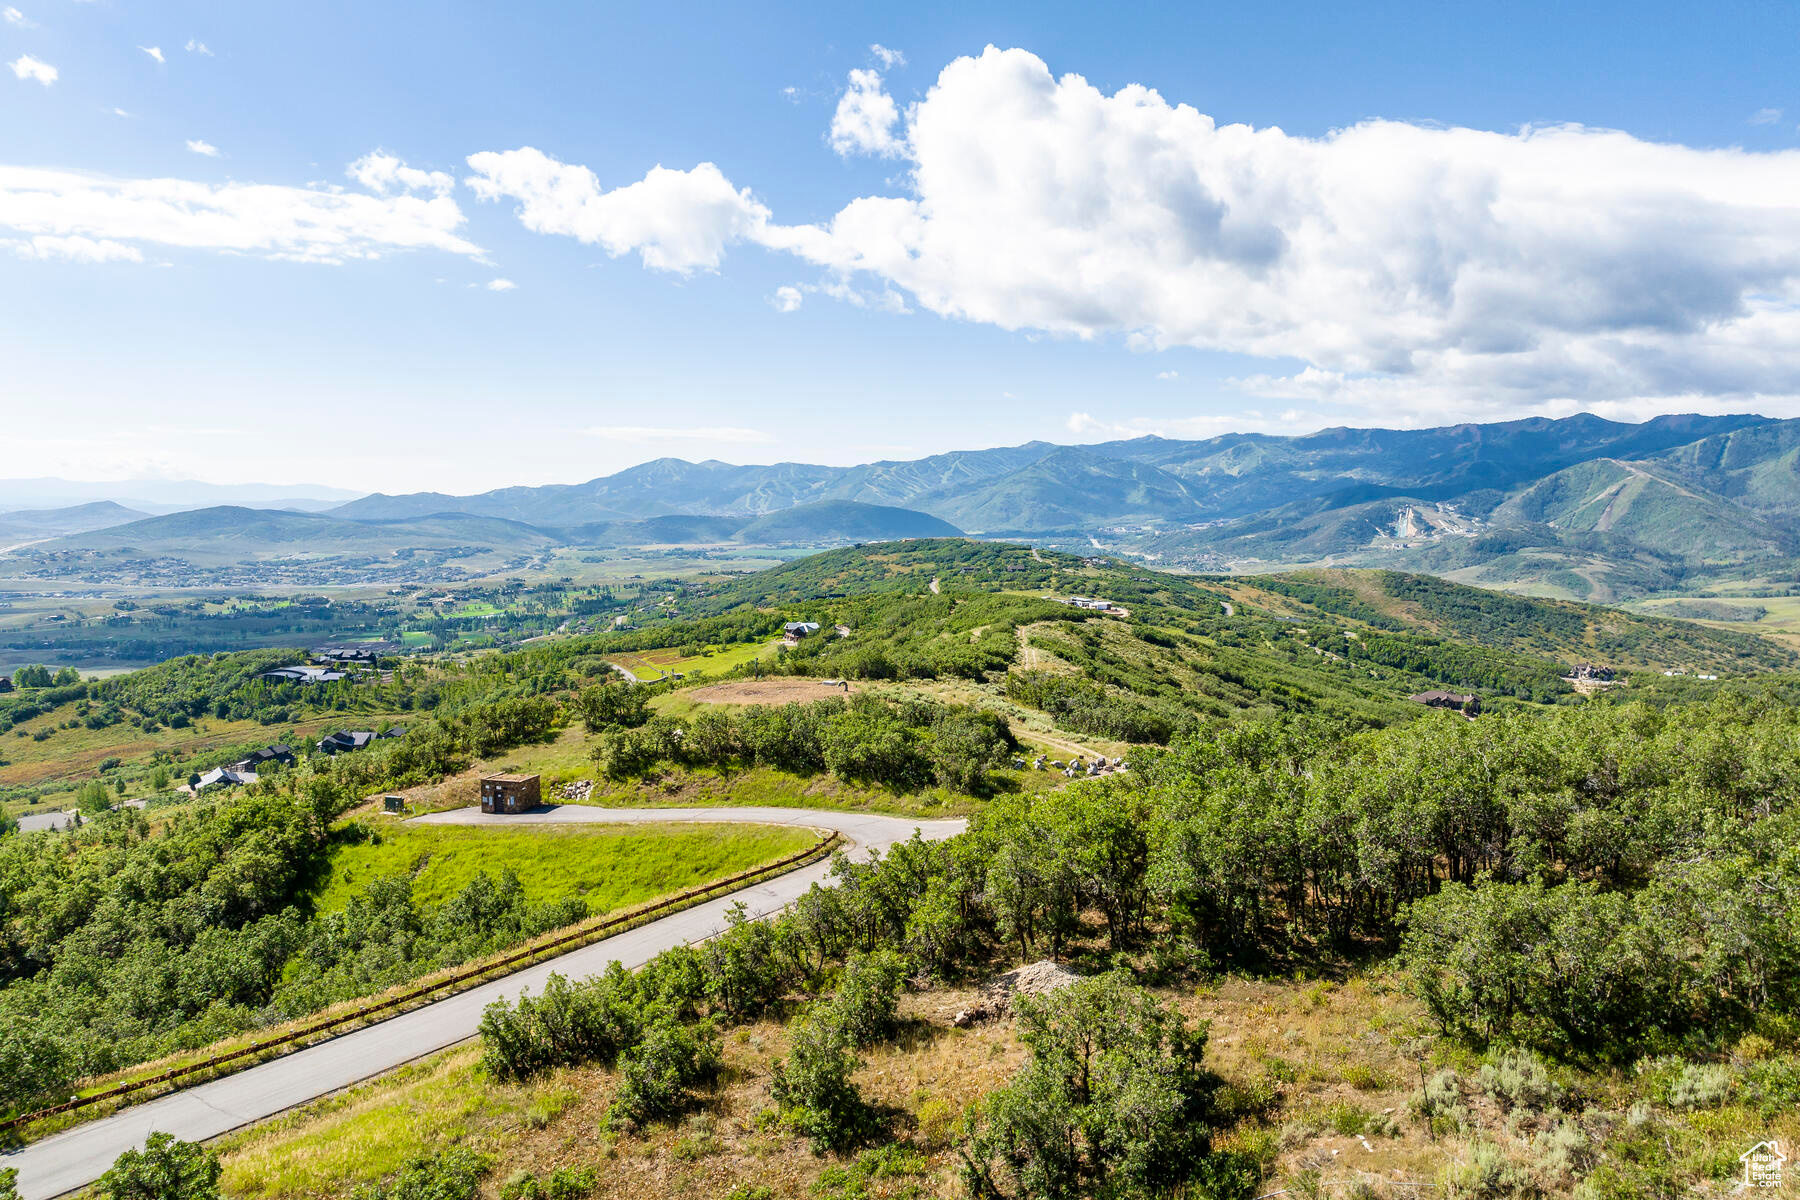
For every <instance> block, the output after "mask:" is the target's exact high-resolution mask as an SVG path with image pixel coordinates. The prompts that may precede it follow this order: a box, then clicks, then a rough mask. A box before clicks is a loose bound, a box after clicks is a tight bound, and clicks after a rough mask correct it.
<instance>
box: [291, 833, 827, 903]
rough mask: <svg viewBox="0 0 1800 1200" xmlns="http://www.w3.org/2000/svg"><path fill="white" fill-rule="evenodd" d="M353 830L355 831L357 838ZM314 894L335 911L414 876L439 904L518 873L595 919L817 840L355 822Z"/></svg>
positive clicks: (544, 896) (533, 892)
mask: <svg viewBox="0 0 1800 1200" xmlns="http://www.w3.org/2000/svg"><path fill="white" fill-rule="evenodd" d="M353 831H354V832H353ZM335 836H336V841H337V845H336V846H334V848H333V849H332V850H331V852H330V854H329V857H328V862H327V867H326V878H325V881H324V883H323V884H322V885H321V887H320V888H319V889H318V890H317V891H316V892H315V893H314V903H315V905H316V906H317V911H319V912H320V913H331V912H336V911H338V910H340V909H342V908H343V907H345V906H346V905H347V904H349V902H350V901H351V899H352V898H353V897H355V896H357V895H359V894H360V893H361V892H362V890H363V889H364V888H365V887H366V886H367V885H368V883H369V881H370V880H372V879H375V878H378V877H380V876H382V875H408V876H410V877H411V879H412V887H413V898H414V899H415V900H417V901H418V902H419V903H420V904H422V905H424V906H425V907H427V908H432V907H436V906H437V905H439V904H441V903H443V902H444V901H446V900H448V899H450V897H452V896H454V895H455V894H456V893H458V892H460V891H461V890H462V889H463V888H464V887H466V886H468V884H469V882H470V881H471V880H472V879H474V877H475V876H476V875H477V874H480V873H482V872H486V873H488V874H490V875H495V876H497V875H499V874H500V873H501V872H503V871H511V872H513V873H514V874H515V875H517V876H518V877H519V882H520V883H521V884H522V885H523V886H524V889H525V898H526V900H527V902H529V903H533V904H536V903H541V902H543V901H546V900H554V899H561V898H562V897H565V896H571V895H575V896H582V897H584V898H585V899H586V900H587V902H588V910H589V912H590V913H592V914H599V913H604V912H611V911H613V910H615V909H619V908H626V907H629V906H631V905H634V904H639V903H642V902H644V901H646V900H649V899H651V898H653V897H656V896H660V895H663V894H666V893H668V892H677V891H681V890H682V889H684V888H689V887H693V886H694V885H696V884H700V883H705V882H706V881H707V880H709V879H718V878H721V877H723V876H726V875H733V874H736V873H737V872H739V871H743V870H747V869H748V868H750V867H753V866H756V865H757V864H758V863H764V862H768V861H770V860H772V859H777V858H781V857H783V856H785V855H788V854H793V853H795V852H797V851H800V850H804V849H805V848H806V847H808V846H810V845H812V844H813V842H814V841H815V840H816V838H815V837H814V835H813V834H812V833H811V832H810V831H809V830H805V829H794V828H789V827H784V826H746V825H732V826H724V825H719V826H710V825H701V826H695V825H652V826H643V825H630V826H625V825H580V826H532V827H529V828H521V827H517V826H501V827H495V828H491V829H481V828H468V827H458V826H449V825H408V824H405V823H398V822H387V823H383V824H379V825H377V824H372V823H363V822H356V823H352V824H351V825H350V826H349V827H347V828H346V829H340V830H339V831H338V832H337V834H336V835H335Z"/></svg>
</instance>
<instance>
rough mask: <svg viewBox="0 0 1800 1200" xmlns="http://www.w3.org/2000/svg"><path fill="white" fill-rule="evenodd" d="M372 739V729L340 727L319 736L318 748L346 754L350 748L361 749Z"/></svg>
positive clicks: (373, 736)
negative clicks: (333, 731)
mask: <svg viewBox="0 0 1800 1200" xmlns="http://www.w3.org/2000/svg"><path fill="white" fill-rule="evenodd" d="M374 740H375V733H374V731H373V730H369V729H340V730H338V731H337V732H336V733H332V734H327V735H326V736H324V737H322V738H320V739H319V749H320V750H321V751H323V752H324V753H326V754H348V753H349V752H350V751H352V750H361V749H362V748H363V747H364V746H367V745H368V744H369V743H370V742H372V741H374Z"/></svg>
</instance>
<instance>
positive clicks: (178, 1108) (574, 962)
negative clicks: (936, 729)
mask: <svg viewBox="0 0 1800 1200" xmlns="http://www.w3.org/2000/svg"><path fill="white" fill-rule="evenodd" d="M416 819H417V820H419V821H422V822H426V823H429V824H441V825H487V824H498V825H513V824H516V825H530V824H555V823H559V822H560V823H569V822H590V821H600V822H611V823H639V822H645V823H648V822H677V821H678V822H690V821H692V822H739V823H744V824H754V825H801V826H805V827H807V828H811V829H832V830H836V831H837V832H839V833H841V834H843V835H844V837H845V838H846V839H847V840H848V841H849V843H850V845H849V846H848V847H847V849H850V850H855V851H866V850H872V849H880V850H885V849H886V848H887V847H889V846H891V845H893V844H894V843H896V842H901V841H905V840H906V839H907V838H910V837H911V836H912V833H913V830H914V829H917V830H918V831H919V832H920V833H921V834H922V835H923V836H925V837H927V838H930V839H932V840H934V841H935V840H937V839H940V838H946V837H949V836H951V835H952V834H956V833H960V832H962V829H963V827H964V822H962V821H916V820H910V819H908V818H904V817H886V816H880V815H876V814H872V813H840V812H829V811H824V810H819V811H815V810H812V809H800V808H658V809H636V808H633V809H606V808H589V807H586V806H581V805H562V806H559V807H554V808H549V809H544V810H539V811H537V812H530V813H519V814H517V815H512V816H498V815H496V816H484V815H482V814H481V812H480V811H479V810H477V809H474V808H463V809H454V810H452V811H449V812H441V813H432V814H431V815H429V816H424V817H418V818H416ZM830 869H831V864H830V863H829V861H827V862H821V863H815V864H813V865H812V866H809V867H802V868H801V869H800V870H797V871H790V872H788V873H787V874H786V875H781V876H778V877H776V878H774V879H770V880H766V881H764V882H762V883H758V884H755V885H753V886H751V887H747V888H742V889H740V890H738V891H736V892H732V893H729V894H728V895H725V896H721V897H719V898H717V899H714V900H709V901H707V902H706V903H705V904H701V905H697V906H695V907H693V908H689V909H685V910H683V911H681V912H678V913H672V914H670V915H669V916H666V917H663V918H662V919H661V920H658V921H652V922H651V923H650V924H648V925H642V926H639V927H638V928H636V929H632V930H628V931H626V932H624V933H621V934H617V935H615V936H613V937H609V938H606V939H604V940H602V941H598V942H594V943H592V944H590V945H587V946H583V947H582V948H581V949H579V950H572V951H570V952H569V953H567V954H564V955H562V956H560V957H558V958H553V959H551V960H550V961H548V962H544V963H539V964H538V965H536V966H534V967H529V968H527V969H525V970H523V971H518V972H516V973H514V974H511V975H507V976H505V977H504V978H501V979H497V980H495V981H493V982H492V983H485V984H482V985H481V986H479V987H476V988H472V989H470V990H469V991H466V992H460V993H458V994H456V995H454V996H449V997H446V998H445V999H443V1000H439V1001H436V1002H435V1003H432V1004H428V1005H426V1006H424V1007H423V1008H416V1009H413V1010H412V1011H411V1012H407V1013H402V1014H401V1015H400V1016H397V1017H391V1018H389V1019H388V1020H386V1021H382V1022H379V1023H377V1024H374V1025H369V1026H365V1027H364V1028H362V1029H358V1030H356V1031H355V1032H353V1033H347V1034H343V1035H342V1036H340V1037H336V1038H332V1039H330V1040H328V1041H324V1042H320V1043H319V1044H317V1045H315V1046H310V1047H308V1048H307V1049H305V1050H299V1051H296V1052H294V1053H292V1054H289V1055H287V1056H285V1057H283V1058H277V1059H273V1060H271V1061H269V1062H265V1063H262V1064H260V1065H258V1066H254V1067H250V1068H248V1069H246V1070H243V1071H239V1072H237V1073H236V1074H234V1075H227V1076H225V1077H224V1078H222V1079H215V1080H213V1081H211V1082H210V1083H203V1084H200V1085H199V1086H197V1087H192V1088H188V1089H186V1090H184V1091H179V1092H173V1093H171V1094H169V1095H167V1096H162V1097H159V1098H158V1099H155V1100H150V1101H146V1102H145V1103H143V1104H137V1105H133V1106H132V1107H130V1108H126V1109H123V1110H121V1111H120V1112H117V1113H115V1114H113V1115H112V1116H110V1117H105V1118H102V1119H100V1120H97V1121H90V1122H88V1123H87V1124H85V1125H78V1126H76V1127H75V1128H73V1129H69V1130H66V1131H64V1132H62V1133H59V1134H56V1135H54V1136H53V1137H48V1138H45V1139H43V1140H42V1141H37V1142H33V1143H31V1144H30V1145H28V1146H25V1147H24V1148H23V1149H20V1150H17V1151H14V1152H13V1153H10V1154H4V1155H0V1168H3V1167H16V1168H18V1171H19V1195H20V1196H21V1197H22V1200H49V1197H52V1196H59V1195H62V1194H63V1193H64V1192H70V1191H73V1190H75V1189H76V1188H79V1187H84V1186H86V1185H87V1184H90V1183H92V1182H93V1181H94V1180H96V1179H98V1178H99V1177H100V1176H101V1175H102V1174H103V1173H104V1172H105V1171H106V1169H107V1168H108V1167H110V1166H112V1164H113V1160H114V1159H116V1158H117V1157H118V1156H119V1155H120V1154H122V1153H123V1152H124V1151H126V1150H128V1149H131V1148H133V1147H135V1146H141V1145H142V1144H143V1141H144V1138H145V1137H146V1136H148V1135H149V1133H150V1132H151V1131H152V1130H161V1131H163V1132H165V1133H172V1134H174V1135H175V1136H176V1137H178V1138H181V1139H183V1140H185V1141H190V1142H197V1141H201V1140H203V1139H206V1138H213V1137H217V1136H219V1135H220V1134H222V1133H226V1132H228V1131H230V1130H233V1129H237V1128H239V1127H240V1126H244V1125H249V1124H251V1123H252V1122H255V1121H261V1120H263V1119H265V1118H267V1117H272V1116H274V1115H275V1114H277V1113H279V1112H282V1111H284V1110H286V1109H289V1108H292V1107H294V1106H295V1105H297V1104H305V1103H306V1102H307V1101H309V1100H315V1099H317V1098H318V1097H320V1096H324V1095H328V1094H330V1093H332V1092H335V1091H337V1090H339V1089H340V1088H345V1087H348V1086H350V1085H351V1084H353V1083H358V1082H360V1081H362V1080H364V1079H368V1078H369V1077H371V1076H374V1075H379V1074H381V1073H382V1072H384V1071H390V1070H392V1069H393V1068H395V1067H397V1066H400V1065H401V1064H402V1063H406V1062H410V1061H412V1060H413V1059H416V1058H421V1057H423V1056H425V1055H427V1054H432V1053H435V1052H436V1051H439V1050H442V1049H444V1048H446V1047H448V1046H454V1045H455V1044H456V1043H458V1042H461V1041H464V1040H466V1039H468V1038H470V1037H473V1036H474V1035H475V1032H476V1030H477V1028H478V1027H479V1025H480V1022H481V1010H482V1009H484V1008H486V1007H487V1006H488V1005H489V1004H490V1003H492V1002H493V1001H495V1000H497V999H501V998H508V999H510V998H512V997H515V996H517V995H518V994H519V993H520V992H522V991H524V990H525V989H527V988H529V989H531V990H532V991H534V992H536V991H542V990H543V986H544V980H545V979H546V978H547V977H548V976H549V975H550V973H551V972H553V971H554V972H558V973H560V974H563V975H566V976H569V977H570V978H572V979H580V978H583V977H585V976H588V975H597V974H599V973H600V972H602V971H604V970H605V969H606V965H607V964H608V963H610V962H612V961H613V960H614V959H618V960H619V961H620V962H622V963H624V964H625V965H626V966H627V967H634V968H635V967H640V966H642V965H643V964H644V963H646V962H648V961H649V960H650V959H652V958H654V957H655V956H656V955H658V954H660V953H661V952H662V951H664V950H667V949H670V948H671V947H674V946H680V945H684V944H688V943H692V942H698V941H702V940H704V939H706V938H708V937H711V936H713V935H714V934H716V933H718V932H720V931H721V930H723V929H724V928H725V910H726V909H727V908H728V907H730V906H731V905H732V904H735V903H737V902H738V901H742V902H743V903H744V905H745V906H746V907H747V908H748V909H749V910H750V915H751V916H752V917H766V916H770V915H772V914H774V913H776V912H779V911H780V910H781V909H783V908H786V907H787V906H788V905H789V904H792V903H793V902H794V900H795V899H797V898H798V897H799V896H800V895H802V894H803V893H804V892H805V891H806V890H807V889H808V888H810V887H811V886H812V885H813V884H815V883H819V882H823V881H824V880H825V878H826V876H827V874H828V872H829V871H830Z"/></svg>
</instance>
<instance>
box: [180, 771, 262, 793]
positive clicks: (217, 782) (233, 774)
mask: <svg viewBox="0 0 1800 1200" xmlns="http://www.w3.org/2000/svg"><path fill="white" fill-rule="evenodd" d="M255 782H256V772H254V771H240V770H238V769H237V768H235V767H214V768H213V769H212V770H210V771H208V772H207V773H206V774H204V775H199V776H196V777H195V778H194V779H193V780H192V786H193V789H194V790H195V791H196V792H204V791H206V790H207V789H208V788H216V787H236V786H237V785H238V784H240V783H255Z"/></svg>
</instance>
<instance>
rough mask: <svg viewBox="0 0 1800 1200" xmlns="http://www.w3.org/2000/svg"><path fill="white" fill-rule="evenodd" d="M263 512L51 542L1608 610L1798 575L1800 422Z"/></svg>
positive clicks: (1673, 420) (884, 468) (772, 476)
mask: <svg viewBox="0 0 1800 1200" xmlns="http://www.w3.org/2000/svg"><path fill="white" fill-rule="evenodd" d="M87 507H92V506H87ZM64 511H68V512H70V513H71V514H72V513H73V511H74V510H64ZM252 511H253V510H247V509H241V508H235V509H226V508H213V509H204V510H200V513H204V514H212V515H211V516H210V517H205V518H202V517H200V515H199V514H196V513H183V514H176V515H175V516H174V517H159V518H151V519H148V520H136V521H129V523H126V522H127V521H128V520H129V518H130V517H132V516H135V515H137V514H132V513H129V512H128V511H126V510H123V509H121V510H119V512H118V513H116V514H113V515H116V516H118V517H120V518H121V520H120V522H118V523H113V522H110V521H107V522H104V523H107V524H112V525H113V528H111V529H106V530H96V528H95V527H96V525H97V524H99V523H102V522H100V521H99V520H97V519H96V518H93V517H88V518H86V523H85V524H78V525H72V526H71V527H70V528H69V529H67V530H65V531H62V532H66V533H67V534H68V535H69V536H67V537H65V538H61V539H58V540H55V541H50V542H47V543H45V544H44V546H43V548H44V549H45V550H48V551H58V550H71V549H81V550H92V551H99V550H103V549H111V550H114V551H117V550H118V549H120V548H124V547H128V546H137V547H148V546H151V545H154V546H158V547H162V548H163V551H164V552H165V553H173V552H175V550H174V549H171V548H177V549H178V548H179V546H180V545H181V543H182V539H183V538H203V539H205V540H207V541H208V542H209V543H212V544H214V545H215V546H218V547H220V548H221V549H222V550H229V549H230V548H231V547H239V548H241V549H242V550H243V551H244V552H245V553H249V552H251V547H252V543H254V544H256V545H260V546H262V547H264V548H265V551H264V552H291V550H292V548H293V547H297V546H305V545H308V544H317V546H318V547H320V548H321V549H328V548H345V549H347V548H349V547H350V546H352V545H355V546H359V547H363V548H365V549H367V550H369V551H371V552H373V551H376V550H379V549H382V548H385V547H397V546H399V545H401V544H405V545H412V546H418V547H426V546H450V545H468V544H471V543H479V544H483V545H490V546H503V547H506V548H508V549H513V550H519V551H530V550H535V549H539V548H542V547H544V546H548V545H557V544H561V545H579V546H593V547H599V548H607V547H620V546H630V545H684V544H728V543H740V544H771V543H792V544H811V545H827V544H842V543H848V542H855V541H874V540H885V539H893V538H905V537H931V536H948V535H950V534H954V533H956V532H959V531H967V532H968V533H970V534H974V535H978V536H984V537H1013V538H1028V539H1031V540H1034V541H1037V542H1038V543H1040V544H1045V545H1060V546H1064V547H1066V548H1081V549H1084V550H1090V551H1091V549H1092V548H1094V547H1098V548H1100V549H1102V550H1104V551H1107V552H1110V553H1116V554H1120V555H1123V556H1126V557H1135V558H1138V559H1139V560H1141V561H1144V562H1147V563H1149V564H1151V565H1157V566H1165V567H1177V568H1189V569H1200V570H1246V569H1249V570H1260V569H1268V568H1271V567H1285V566H1296V565H1321V564H1323V565H1334V564H1335V565H1379V566H1392V567H1400V568H1405V569H1410V570H1420V571H1427V572H1431V573H1435V574H1440V575H1447V576H1450V577H1452V578H1458V579H1462V580H1464V581H1466V582H1475V583H1484V584H1489V585H1498V586H1504V587H1514V588H1525V589H1529V590H1537V591H1547V592H1551V593H1558V594H1564V595H1569V596H1574V597H1578V598H1585V599H1593V600H1600V601H1610V600H1616V599H1622V598H1626V597H1630V596H1636V595H1645V594H1650V593H1654V592H1657V591H1668V590H1672V589H1679V588H1681V587H1684V586H1687V585H1689V584H1691V583H1693V582H1694V581H1695V580H1713V581H1716V580H1720V579H1724V578H1737V579H1768V580H1776V579H1779V578H1780V577H1781V576H1783V575H1784V574H1785V575H1788V576H1791V575H1792V572H1793V569H1794V566H1795V562H1796V558H1797V557H1800V421H1783V420H1773V419H1770V418H1766V417H1760V416H1755V415H1747V414H1746V415H1737V416H1696V415H1674V416H1664V417H1658V418H1656V419H1654V420H1651V421H1647V422H1644V423H1642V424H1629V423H1622V422H1615V421H1607V420H1603V419H1601V418H1599V417H1596V416H1592V415H1588V414H1581V415H1576V416H1572V417H1567V418H1561V419H1550V418H1532V419H1527V420H1520V421H1509V422H1503V423H1496V424H1485V425H1478V424H1465V425H1452V426H1444V427H1440V428H1434V429H1411V430H1389V429H1347V428H1335V429H1325V430H1321V431H1319V432H1317V433H1312V434H1307V435H1305V436H1300V437H1282V436H1276V435H1271V434H1226V435H1222V436H1219V437H1214V438H1209V439H1205V440H1197V441H1183V440H1174V439H1166V438H1160V437H1143V438H1135V439H1131V440H1126V441H1114V442H1103V443H1099V444H1093V445H1080V446H1063V445H1054V444H1051V443H1047V442H1028V443H1026V444H1024V445H1020V446H1008V447H1001V448H995V449H984V450H968V451H955V452H951V453H946V454H938V455H933V456H931V457H928V458H923V459H917V460H912V461H905V462H876V463H865V464H862V465H859V466H852V467H828V466H818V465H812V464H806V463H776V464H773V465H767V466H739V465H733V464H729V463H723V462H717V461H706V462H698V463H696V462H687V461H684V460H681V459H674V458H663V459H657V460H655V461H652V462H647V463H644V464H642V465H640V466H636V467H632V468H630V469H628V470H624V471H620V472H618V473H617V474H613V475H608V476H603V477H601V478H597V479H593V480H589V481H588V482H586V483H580V484H558V485H549V486H542V487H509V488H501V489H498V490H496V491H490V492H483V493H479V494H476V495H468V496H454V495H448V494H444V493H438V492H420V493H411V494H406V495H383V494H373V495H368V496H364V497H361V498H359V499H355V500H352V501H350V502H349V503H346V504H343V505H341V506H338V507H336V508H332V509H330V510H329V511H327V512H324V513H320V514H301V513H292V512H289V513H280V514H274V513H269V512H267V511H261V510H256V511H255V515H253V516H252V515H249V514H251V513H252ZM7 517H12V518H18V517H20V514H8V515H7ZM28 519H32V520H36V521H38V522H39V524H40V526H41V525H43V524H44V522H46V521H47V520H50V519H51V518H49V517H46V516H44V515H39V516H38V517H35V518H28ZM184 522H185V523H184ZM240 526H241V528H238V527H240ZM6 530H7V527H6V526H5V525H4V524H0V536H5V538H6V541H23V540H26V539H24V538H22V537H20V536H19V534H18V533H17V532H14V533H12V534H10V535H7V532H6ZM37 536H38V537H40V538H42V537H45V536H53V534H51V533H49V532H40V533H39V534H38V535H37ZM408 539H411V540H410V541H409V540H408ZM4 544H5V542H0V545H4ZM270 547H273V548H275V550H274V551H268V548H270Z"/></svg>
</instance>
